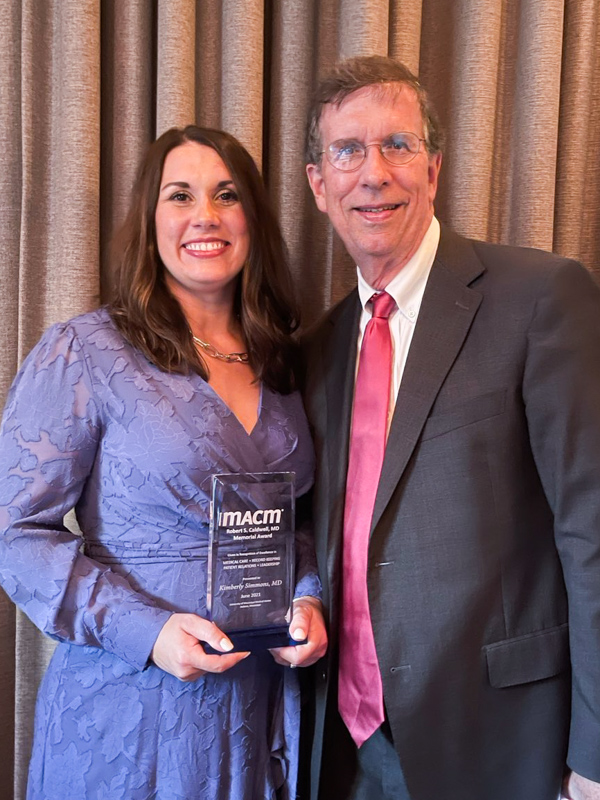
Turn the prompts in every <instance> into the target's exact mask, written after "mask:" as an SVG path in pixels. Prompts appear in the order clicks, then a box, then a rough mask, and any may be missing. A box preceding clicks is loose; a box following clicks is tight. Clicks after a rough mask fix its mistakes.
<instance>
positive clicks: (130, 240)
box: [109, 125, 299, 393]
mask: <svg viewBox="0 0 600 800" xmlns="http://www.w3.org/2000/svg"><path fill="white" fill-rule="evenodd" d="M186 142H197V143H198V144H202V145H205V146H207V147H211V148H212V149H213V150H215V151H216V152H217V153H218V154H219V156H220V157H221V158H222V159H223V163H224V164H225V166H226V167H227V169H228V170H229V173H230V174H231V177H232V179H233V182H234V184H235V187H236V191H237V193H238V196H239V198H240V202H241V204H242V208H243V210H244V215H245V217H246V224H247V225H248V231H249V234H250V249H249V252H248V257H247V260H246V263H245V265H244V268H243V269H242V272H241V275H240V277H239V278H238V283H237V287H236V292H235V298H234V309H233V312H234V314H235V315H236V316H237V317H238V319H239V321H240V325H241V329H242V334H243V337H244V341H245V344H246V347H247V349H248V355H249V363H250V366H251V367H252V369H253V370H254V373H255V375H256V377H257V379H258V380H260V381H263V382H264V383H265V384H266V385H267V386H268V387H269V388H271V389H274V390H275V391H279V392H282V393H288V392H290V391H292V389H294V387H295V378H294V363H295V357H294V356H295V352H294V351H295V345H294V343H293V340H292V338H291V334H292V333H293V332H294V331H295V330H296V329H297V328H298V324H299V313H298V306H297V302H296V297H295V292H294V286H293V281H292V277H291V273H290V269H289V263H288V254H287V248H286V246H285V242H284V240H283V236H282V234H281V230H280V228H279V224H278V222H277V220H276V218H275V215H274V213H273V211H272V209H271V206H270V203H269V200H268V197H267V193H266V190H265V187H264V184H263V182H262V178H261V176H260V173H259V172H258V169H257V167H256V165H255V163H254V161H253V160H252V158H251V156H250V155H249V153H248V152H247V151H246V150H245V148H244V147H243V146H242V145H241V144H240V143H239V142H238V141H237V139H235V138H234V137H233V136H231V135H230V134H228V133H225V132H223V131H218V130H213V129H211V128H199V127H197V126H195V125H188V126H187V127H186V128H171V129H170V130H168V131H166V133H163V135H162V136H161V137H160V138H159V139H157V140H156V141H155V142H154V144H152V145H151V146H150V148H149V149H148V152H147V153H146V156H145V158H144V160H143V162H142V164H141V166H140V170H139V172H138V177H137V180H136V183H135V186H134V189H133V194H132V200H131V205H130V208H129V213H128V215H127V218H126V220H125V223H124V224H123V226H122V228H121V229H120V231H119V233H118V234H117V236H116V237H115V240H114V242H113V248H112V256H113V257H112V263H113V266H114V284H113V295H112V300H111V302H110V303H109V311H110V313H111V316H112V318H113V320H114V321H115V324H116V325H117V327H118V328H119V330H120V331H121V333H122V334H123V336H125V338H126V339H127V340H128V341H129V342H130V343H131V344H132V345H133V346H134V347H136V348H137V349H138V350H140V351H141V352H142V353H143V354H144V355H145V356H146V358H148V359H149V360H150V361H151V362H152V363H153V364H155V365H156V366H157V367H159V368H160V369H162V370H165V371H166V372H176V373H180V374H189V373H190V372H195V373H197V374H199V375H201V376H202V377H203V378H204V379H205V380H207V379H208V370H207V367H206V364H205V362H204V360H203V359H202V358H201V356H200V355H199V354H198V352H197V350H196V347H195V346H194V342H193V340H192V335H191V332H190V329H189V326H188V323H187V321H186V319H185V316H184V314H183V311H182V309H181V306H180V305H179V303H178V302H177V300H176V299H175V297H174V296H173V295H172V294H171V292H170V291H169V289H168V287H167V284H166V282H165V278H164V273H165V267H164V265H163V263H162V261H161V259H160V255H159V253H158V248H157V244H156V229H155V221H154V219H155V211H156V205H157V203H158V195H159V189H160V181H161V176H162V171H163V165H164V162H165V158H166V157H167V154H168V153H169V152H170V151H171V150H173V149H174V148H175V147H179V146H180V145H182V144H185V143H186Z"/></svg>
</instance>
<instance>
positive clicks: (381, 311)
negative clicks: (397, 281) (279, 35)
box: [371, 292, 396, 319]
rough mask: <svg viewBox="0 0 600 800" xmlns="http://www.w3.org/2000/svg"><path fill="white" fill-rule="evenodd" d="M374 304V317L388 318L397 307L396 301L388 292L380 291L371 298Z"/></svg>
mask: <svg viewBox="0 0 600 800" xmlns="http://www.w3.org/2000/svg"><path fill="white" fill-rule="evenodd" d="M371 303H372V305H373V317H376V318H377V319H387V318H388V317H389V316H390V314H391V313H392V311H393V310H394V309H395V308H396V301H395V300H394V298H393V297H392V296H391V294H388V293H387V292H378V293H377V294H374V295H373V297H372V298H371Z"/></svg>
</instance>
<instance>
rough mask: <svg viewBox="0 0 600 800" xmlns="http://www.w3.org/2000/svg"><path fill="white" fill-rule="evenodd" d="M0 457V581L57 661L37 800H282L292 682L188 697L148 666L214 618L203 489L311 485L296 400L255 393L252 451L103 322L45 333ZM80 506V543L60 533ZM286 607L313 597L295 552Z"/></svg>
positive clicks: (239, 668) (256, 675)
mask: <svg viewBox="0 0 600 800" xmlns="http://www.w3.org/2000/svg"><path fill="white" fill-rule="evenodd" d="M0 436H1V438H0V530H1V531H2V533H1V535H0V580H1V582H2V585H3V587H4V589H5V590H6V592H7V593H8V595H9V596H10V597H11V599H12V600H13V601H14V602H15V603H17V604H18V605H19V606H20V607H21V608H22V609H23V611H24V612H25V613H26V614H27V615H28V616H29V617H30V619H31V620H32V621H33V622H34V623H35V624H36V625H37V626H38V627H39V628H40V629H41V630H42V631H44V632H45V633H47V634H48V635H50V636H52V637H53V638H55V639H57V640H58V641H59V642H60V644H59V645H58V647H57V649H56V651H55V653H54V655H53V658H52V661H51V663H50V666H49V668H48V671H47V673H46V675H45V677H44V680H43V682H42V685H41V687H40V690H39V696H38V703H37V710H36V720H35V740H34V747H33V754H32V759H31V765H30V775H29V785H28V794H27V797H28V800H42V798H43V800H91V799H92V798H93V799H96V798H98V799H99V798H105V799H106V800H120V799H121V798H122V800H150V798H152V799H153V800H195V799H196V798H197V800H213V798H214V800H217V799H218V800H226V799H227V800H255V799H256V800H263V798H276V797H277V798H292V797H294V796H295V785H296V777H297V769H298V725H299V691H298V685H297V679H296V675H295V673H294V672H293V671H291V670H289V669H288V670H286V669H284V668H282V667H280V666H278V665H277V664H275V662H274V661H273V659H272V657H271V655H270V654H269V653H268V652H267V653H262V654H256V655H255V654H253V655H251V656H250V657H249V658H247V659H245V660H244V661H242V662H241V663H240V664H238V665H236V666H235V667H234V668H233V669H231V670H229V671H228V672H226V673H224V674H222V675H214V674H207V675H204V676H203V677H201V678H199V679H198V680H196V681H193V682H189V683H184V682H181V681H179V680H177V679H176V678H174V677H173V676H171V675H169V674H167V673H165V672H163V671H162V670H160V669H159V668H158V667H156V666H154V665H153V664H149V662H148V658H149V655H150V652H151V650H152V647H153V645H154V642H155V640H156V637H157V635H158V633H159V631H160V629H161V627H162V626H163V624H164V623H165V622H166V620H167V619H168V618H169V616H170V614H171V613H172V612H174V611H184V612H195V613H197V614H200V615H202V616H205V614H206V608H205V591H206V567H207V536H208V510H209V496H210V477H211V475H212V474H213V473H215V472H263V471H271V470H276V471H279V470H282V471H288V470H290V471H294V472H295V473H296V487H297V493H298V495H301V494H303V493H305V492H306V491H307V490H308V489H309V488H310V485H311V482H312V475H313V452H312V445H311V442H310V438H309V432H308V428H307V423H306V419H305V417H304V412H303V409H302V406H301V402H300V399H299V396H298V395H297V394H291V395H287V396H282V395H279V394H276V393H274V392H272V391H270V390H269V389H267V388H266V387H263V389H262V393H261V400H260V414H259V418H258V422H257V423H256V426H255V428H254V429H253V431H252V433H251V434H247V433H246V431H245V430H244V428H243V427H242V425H241V424H240V423H239V421H238V420H237V418H236V417H235V416H234V415H233V414H232V413H231V411H230V410H229V408H228V407H227V406H226V405H225V404H224V403H223V402H222V400H221V399H220V398H219V396H218V395H217V394H216V393H215V392H214V391H213V390H212V389H211V387H210V386H209V385H208V384H207V383H206V382H205V381H204V380H202V379H201V378H200V377H198V376H192V377H184V376H180V375H172V374H167V373H164V372H162V371H160V370H159V369H157V368H156V367H154V366H153V365H151V364H150V363H149V362H148V361H147V360H146V359H145V358H144V357H143V356H142V355H141V354H140V353H139V352H138V351H136V350H135V349H134V348H132V347H131V346H130V345H129V344H128V343H127V342H126V341H125V340H124V339H123V337H122V336H121V334H120V333H119V332H118V331H117V330H116V328H115V326H114V325H113V323H112V321H111V319H110V317H109V315H108V313H107V312H106V310H104V309H100V310H99V311H96V312H93V313H90V314H85V315H82V316H80V317H78V318H76V319H74V320H72V321H71V322H69V323H66V324H59V325H55V326H53V327H52V328H50V329H49V330H48V331H47V332H46V334H45V335H44V336H43V338H42V340H41V341H40V342H39V344H38V345H37V346H36V347H35V348H34V350H33V351H32V352H31V354H30V355H29V357H28V358H27V360H26V362H25V364H24V365H23V368H22V369H21V371H20V373H19V375H18V376H17V378H16V380H15V382H14V384H13V387H12V389H11V392H10V394H9V398H8V402H7V405H6V408H5V414H4V421H3V426H2V431H1V435H0ZM73 507H75V509H76V513H77V518H78V521H79V525H80V527H81V529H82V531H83V532H84V535H83V540H82V539H81V538H80V537H77V536H74V535H73V534H72V533H70V532H69V531H68V530H67V529H66V528H65V527H64V526H63V523H62V519H63V516H64V515H65V514H66V513H67V511H69V510H70V509H71V508H73ZM297 576H298V583H297V595H305V594H313V595H314V594H316V595H318V594H319V592H320V584H319V580H318V577H317V575H316V569H315V566H314V560H313V555H312V549H311V545H310V539H309V537H307V535H306V533H304V532H302V533H299V534H298V536H297Z"/></svg>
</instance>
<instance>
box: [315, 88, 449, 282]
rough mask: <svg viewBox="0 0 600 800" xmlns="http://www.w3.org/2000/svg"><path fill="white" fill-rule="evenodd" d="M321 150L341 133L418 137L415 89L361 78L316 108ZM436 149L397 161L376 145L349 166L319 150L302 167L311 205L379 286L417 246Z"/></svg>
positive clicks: (361, 137) (359, 137) (363, 138)
mask: <svg viewBox="0 0 600 800" xmlns="http://www.w3.org/2000/svg"><path fill="white" fill-rule="evenodd" d="M320 130H321V143H322V146H323V150H326V149H327V147H328V146H329V145H330V144H331V143H332V142H334V141H337V140H339V139H353V140H355V141H358V142H361V143H362V144H367V145H368V144H372V143H380V142H381V141H383V140H384V139H386V138H387V137H389V135H390V134H391V133H396V132H398V131H410V132H412V133H416V134H417V136H419V137H420V138H424V133H423V122H422V119H421V110H420V107H419V101H418V98H417V95H416V93H415V91H414V90H413V89H412V88H410V87H408V86H404V85H402V84H389V85H386V86H383V87H382V86H380V85H379V86H376V87H371V86H367V87H365V88H364V89H358V90H357V91H356V92H353V93H352V94H350V95H348V97H347V98H345V100H344V101H343V102H342V104H341V105H340V106H338V107H336V106H334V105H331V104H329V105H326V106H325V108H324V110H323V113H322V116H321V124H320ZM441 161H442V160H441V155H440V154H437V155H433V156H430V155H429V154H428V153H427V151H426V149H425V144H424V143H423V142H422V143H421V149H420V151H419V153H418V155H417V156H416V157H415V158H414V159H413V160H412V161H411V162H410V163H409V164H406V165H403V166H395V165H394V164H390V163H389V162H387V161H386V160H385V159H384V158H383V156H382V155H381V152H380V150H379V149H378V148H377V147H369V148H368V149H367V157H366V158H365V160H364V161H363V163H362V165H361V166H360V167H359V168H358V169H357V170H356V171H354V172H342V171H340V170H338V169H336V168H335V167H333V166H332V165H331V164H330V163H329V162H328V161H327V158H326V156H325V155H323V156H322V159H321V163H320V164H309V165H308V166H307V168H306V171H307V175H308V180H309V183H310V186H311V189H312V191H313V194H314V196H315V200H316V203H317V207H318V208H319V210H320V211H323V212H325V213H326V214H328V215H329V219H330V220H331V223H332V225H333V227H334V228H335V229H336V231H337V233H338V234H339V236H340V237H341V239H342V241H343V242H344V244H345V245H346V249H347V250H348V252H349V253H350V255H351V256H352V257H353V258H354V260H355V261H356V263H357V264H358V266H359V267H360V269H361V272H362V274H363V276H364V278H365V279H366V280H367V282H368V283H369V284H370V285H371V286H372V287H373V288H375V289H383V288H384V287H385V286H387V284H388V283H389V282H390V280H391V279H392V278H393V277H394V276H395V275H397V274H398V272H399V271H400V270H401V269H402V267H403V266H404V265H405V264H406V262H407V261H408V260H409V259H410V258H411V257H412V256H413V254H414V253H415V252H416V250H417V249H418V247H419V245H420V243H421V241H422V239H423V236H424V235H425V233H426V232H427V228H428V227H429V224H430V222H431V218H432V216H433V200H434V197H435V193H436V189H437V181H438V175H439V171H440V166H441Z"/></svg>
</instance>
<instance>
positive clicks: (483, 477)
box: [305, 229, 600, 800]
mask: <svg viewBox="0 0 600 800" xmlns="http://www.w3.org/2000/svg"><path fill="white" fill-rule="evenodd" d="M359 314H360V304H359V300H358V295H357V293H356V292H353V293H352V294H351V295H349V297H347V298H346V299H345V300H344V301H342V303H340V304H339V305H338V306H337V307H336V308H334V309H333V310H332V311H331V312H330V313H329V314H328V315H327V316H326V317H325V319H324V320H323V321H322V322H321V323H320V324H319V326H318V327H317V328H316V329H315V330H314V331H313V332H312V333H311V334H310V335H309V336H308V337H307V341H306V350H305V353H306V355H307V363H308V372H307V382H306V387H305V400H306V407H307V412H308V416H309V419H310V422H311V424H312V427H313V431H314V436H315V445H316V450H317V463H318V475H317V484H316V487H315V515H316V518H315V526H316V531H315V535H316V541H317V554H318V559H319V565H320V570H321V576H322V579H323V583H324V591H325V604H326V607H327V610H328V614H329V619H330V629H331V647H330V655H329V656H328V659H329V660H328V661H326V660H323V661H322V662H321V663H320V665H319V668H318V676H317V684H318V685H317V708H316V725H315V728H316V730H315V748H314V758H313V784H314V786H316V785H317V783H318V779H319V769H320V767H321V764H320V752H321V745H322V740H323V735H324V709H325V702H326V698H327V692H328V687H329V685H330V681H329V677H330V675H329V669H330V665H331V659H334V663H335V654H336V649H337V648H336V627H337V618H338V613H339V610H338V593H339V583H340V551H341V544H342V520H343V506H344V492H345V480H346V468H347V457H348V434H349V424H350V413H351V401H352V393H353V387H354V369H355V358H356V340H357V327H358V320H359ZM368 591H369V601H370V607H371V615H372V621H373V628H374V634H375V641H376V646H377V653H378V657H379V663H380V667H381V674H382V676H383V687H384V697H385V704H386V709H387V713H388V716H389V720H390V724H391V729H392V733H393V738H394V743H395V746H396V748H397V750H398V753H399V755H400V760H401V763H402V766H403V770H404V774H405V777H406V781H407V785H408V787H409V790H410V793H411V797H412V798H413V800H433V799H434V798H440V800H554V799H555V798H556V796H557V794H558V790H559V786H560V782H561V777H562V773H563V769H564V766H565V760H568V763H569V765H570V766H571V767H572V768H573V769H574V770H576V771H578V772H580V773H582V774H583V775H585V776H587V777H589V778H592V779H594V780H596V781H600V291H598V289H597V288H596V286H595V284H594V283H593V281H592V279H591V277H590V275H589V273H587V272H586V270H585V269H583V267H581V266H580V265H578V264H576V263H575V262H573V261H569V260H567V259H564V258H560V257H558V256H553V255H550V254H548V253H543V252H541V251H537V250H526V249H521V248H513V247H502V246H496V245H490V244H484V243H481V242H475V241H469V240H466V239H463V238H461V237H459V236H457V235H456V234H454V233H452V232H451V231H448V230H447V229H444V230H443V231H442V238H441V242H440V246H439V248H438V253H437V256H436V259H435V262H434V264H433V268H432V270H431V275H430V278H429V281H428V283H427V287H426V290H425V295H424V298H423V303H422V306H421V311H420V315H419V318H418V322H417V325H416V330H415V334H414V338H413V341H412V345H411V349H410V353H409V356H408V362H407V364H406V369H405V372H404V376H403V379H402V383H401V386H400V390H399V393H398V397H397V402H396V408H395V414H394V418H393V422H392V426H391V430H390V434H389V439H388V443H387V449H386V455H385V462H384V465H383V470H382V477H381V480H380V484H379V489H378V493H377V499H376V502H375V509H374V514H373V520H372V528H371V541H370V549H369V566H368ZM571 671H572V672H571ZM571 695H572V697H571ZM567 749H568V756H567ZM322 768H323V769H327V768H328V766H327V764H323V765H322ZM314 786H313V797H316V792H315V791H314Z"/></svg>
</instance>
